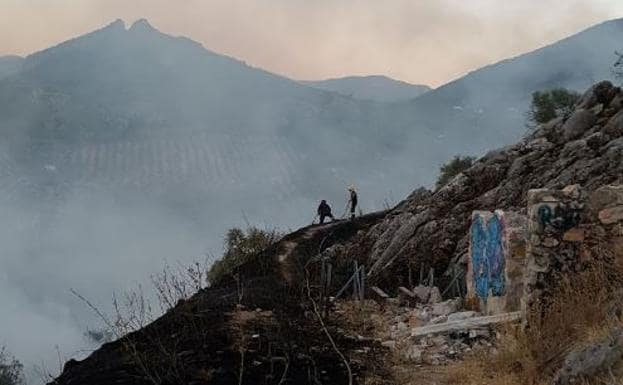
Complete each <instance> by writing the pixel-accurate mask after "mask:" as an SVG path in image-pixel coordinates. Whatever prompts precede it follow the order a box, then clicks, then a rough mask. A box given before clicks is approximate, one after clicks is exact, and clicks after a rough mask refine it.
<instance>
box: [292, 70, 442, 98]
mask: <svg viewBox="0 0 623 385" xmlns="http://www.w3.org/2000/svg"><path fill="white" fill-rule="evenodd" d="M301 83H303V84H305V85H308V86H311V87H314V88H318V89H321V90H325V91H331V92H337V93H338V94H341V95H345V96H351V97H353V98H355V99H362V100H373V101H376V102H386V103H393V102H399V101H405V100H410V99H415V98H417V97H418V96H420V95H422V94H424V93H426V92H428V91H430V90H431V88H430V87H429V86H426V85H416V84H410V83H407V82H403V81H400V80H395V79H391V78H389V77H387V76H382V75H371V76H347V77H343V78H335V79H327V80H317V81H302V82H301Z"/></svg>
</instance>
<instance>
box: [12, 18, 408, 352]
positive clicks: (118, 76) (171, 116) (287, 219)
mask: <svg viewBox="0 0 623 385" xmlns="http://www.w3.org/2000/svg"><path fill="white" fill-rule="evenodd" d="M385 116H386V112H385V110H384V107H383V106H379V105H378V103H373V102H367V101H359V100H353V99H351V98H348V97H344V96H341V95H339V94H336V93H332V92H327V91H322V90H317V89H314V88H311V87H307V86H305V85H302V84H300V83H298V82H296V81H293V80H290V79H287V78H284V77H281V76H278V75H274V74H271V73H268V72H266V71H263V70H260V69H257V68H253V67H250V66H248V65H246V64H244V63H243V62H241V61H239V60H236V59H233V58H230V57H226V56H223V55H219V54H216V53H214V52H212V51H209V50H207V49H206V48H204V47H203V46H201V45H200V44H198V43H196V42H194V41H192V40H190V39H187V38H183V37H173V36H169V35H166V34H164V33H161V32H159V31H158V30H156V29H155V28H153V27H152V26H151V25H149V23H148V22H147V21H145V20H140V21H138V22H136V23H134V24H133V25H132V26H130V27H129V28H127V27H126V26H125V24H124V23H123V22H122V21H116V22H114V23H112V24H110V25H108V26H106V27H105V28H102V29H100V30H97V31H94V32H92V33H89V34H87V35H84V36H79V37H77V38H75V39H72V40H69V41H67V42H63V43H61V44H59V45H57V46H55V47H51V48H49V49H46V50H43V51H41V52H37V53H34V54H32V55H29V56H27V57H26V58H24V60H23V61H22V63H21V65H20V66H19V69H18V70H17V71H16V72H12V73H11V74H10V75H8V76H6V77H4V78H2V79H0V209H1V210H2V212H3V215H2V216H1V218H0V225H1V226H2V228H4V229H5V231H3V232H2V233H0V243H2V244H3V253H2V257H1V258H2V264H3V272H4V273H5V274H3V275H2V276H1V277H0V303H3V304H14V308H15V309H16V310H15V312H13V313H12V317H10V318H8V317H0V318H2V319H0V329H2V330H5V333H4V334H3V338H6V339H7V340H6V343H7V345H9V346H11V348H13V349H12V350H13V351H14V352H15V354H16V355H19V356H20V357H24V361H26V362H35V361H37V360H39V358H40V356H41V351H42V350H43V351H45V349H46V348H45V347H44V346H45V345H47V346H53V345H54V343H52V342H50V343H46V342H44V341H46V340H49V339H50V338H60V337H55V336H59V335H62V336H63V337H62V341H59V343H61V342H62V343H63V344H66V345H67V346H69V347H68V349H72V350H73V349H74V348H76V347H78V346H83V345H81V344H83V341H84V339H83V333H84V330H83V327H84V326H83V325H84V322H88V321H84V322H83V321H80V322H78V321H77V320H91V321H94V320H93V319H92V317H90V315H89V313H88V311H87V309H85V308H83V307H82V305H81V304H79V303H76V302H75V301H74V300H73V299H72V298H71V297H70V296H67V295H66V293H67V288H68V287H73V288H75V289H76V290H78V291H80V292H81V293H82V294H84V295H85V296H86V297H88V298H90V299H91V300H93V301H94V302H97V303H103V304H107V303H109V298H110V293H111V292H113V291H115V290H117V289H118V288H121V287H128V285H131V283H132V282H136V281H139V282H141V283H143V284H145V283H146V281H148V280H149V276H150V275H151V274H155V273H157V272H158V270H159V267H160V266H161V265H162V261H163V260H167V261H169V262H170V263H176V262H177V261H180V262H188V261H190V260H193V259H199V260H204V259H205V260H207V261H211V260H212V259H213V257H214V256H217V255H220V253H221V252H222V245H223V238H222V236H223V234H224V233H225V232H226V230H227V229H229V228H231V227H235V226H237V227H246V226H247V225H255V226H258V227H260V228H262V227H265V226H270V227H278V228H281V229H286V228H289V227H298V226H302V225H305V224H309V223H310V222H311V221H312V220H313V219H314V216H315V214H316V208H317V205H318V202H319V200H320V199H326V200H328V201H329V202H330V203H331V205H332V206H333V210H334V214H335V215H336V216H338V217H339V216H341V215H342V213H343V211H344V206H345V203H346V199H347V191H346V187H347V186H348V185H349V184H351V183H352V184H355V185H357V187H358V188H359V189H360V190H361V191H365V193H362V194H361V195H360V202H361V205H362V208H363V210H366V211H370V210H372V209H373V208H374V207H377V206H381V205H382V204H383V201H384V200H386V199H387V200H391V194H392V191H394V193H397V194H403V192H400V191H399V190H400V185H401V184H402V185H403V187H402V188H403V189H404V191H405V192H406V191H408V188H409V186H410V185H411V184H413V183H414V180H415V179H416V178H415V175H414V173H413V172H412V170H410V169H404V167H398V166H399V163H398V162H399V160H398V159H397V158H396V157H395V156H394V154H395V153H405V152H406V150H407V148H406V147H405V146H404V145H403V144H402V141H400V140H399V139H400V137H404V136H405V135H406V134H407V127H405V126H399V125H396V124H391V125H386V124H382V123H383V120H384V117H385ZM390 180H394V181H396V180H402V181H403V183H398V182H395V183H394V182H392V183H389V181H390ZM59 266H63V268H62V269H59V268H58V267H59ZM41 277H46V278H45V279H42V278H41ZM49 303H55V304H57V305H58V306H57V307H55V308H54V309H53V310H52V309H51V307H50V306H49V305H48V304H49ZM11 308H13V307H11ZM57 310H58V311H57ZM20 318H23V319H31V318H32V319H34V320H36V324H37V325H36V326H34V327H33V328H32V330H34V331H36V332H34V333H35V335H33V336H32V337H33V341H38V342H37V344H41V345H40V346H35V345H36V344H31V345H24V344H20V343H19V341H18V339H19V336H20V335H21V334H20V330H22V329H21V328H20V323H19V322H17V321H16V320H17V319H20ZM12 320H13V321H12ZM33 322H34V321H33ZM50 331H55V332H54V333H52V332H50ZM56 331H59V333H56ZM5 336H6V337H5Z"/></svg>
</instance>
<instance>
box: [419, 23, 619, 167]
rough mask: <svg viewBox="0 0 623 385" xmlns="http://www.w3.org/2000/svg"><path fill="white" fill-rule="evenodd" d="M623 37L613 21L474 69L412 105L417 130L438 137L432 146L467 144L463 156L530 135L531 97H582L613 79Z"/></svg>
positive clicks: (457, 146) (451, 146)
mask: <svg viewBox="0 0 623 385" xmlns="http://www.w3.org/2000/svg"><path fill="white" fill-rule="evenodd" d="M622 37H623V19H617V20H611V21H607V22H604V23H602V24H599V25H596V26H593V27H591V28H588V29H586V30H585V31H582V32H580V33H578V34H575V35H573V36H570V37H568V38H566V39H563V40H561V41H558V42H556V43H554V44H551V45H549V46H546V47H543V48H540V49H537V50H535V51H533V52H528V53H525V54H522V55H520V56H517V57H515V58H509V59H507V60H503V61H501V62H499V63H495V64H492V65H489V66H486V67H484V68H481V69H478V70H475V71H473V72H471V73H469V74H468V75H466V76H464V77H462V78H459V79H457V80H455V81H452V82H450V83H448V84H445V85H443V86H441V87H438V88H436V89H434V90H432V91H430V92H428V93H426V94H425V95H422V97H420V98H418V99H417V100H414V101H412V102H410V103H409V105H408V106H409V108H411V110H412V113H413V116H414V120H413V122H412V125H413V127H418V129H419V130H423V131H426V130H430V131H431V132H435V133H436V135H437V138H436V139H435V142H436V143H435V145H432V146H433V147H437V146H446V147H447V148H449V149H452V150H454V151H456V149H457V148H461V147H460V144H463V147H462V148H463V149H462V151H464V152H469V153H472V154H481V153H482V152H485V151H488V150H492V149H494V148H496V147H499V146H503V145H506V144H509V143H513V142H514V141H516V140H518V139H519V138H520V137H521V136H523V134H524V133H525V132H526V126H525V123H526V116H525V113H526V111H528V109H529V102H530V98H531V94H532V92H534V91H537V90H544V89H551V88H555V87H565V88H569V89H572V90H576V91H578V92H582V91H583V90H584V89H586V88H587V87H589V86H590V85H592V84H594V83H595V82H598V81H601V80H612V79H613V74H612V68H613V64H614V63H615V62H616V56H615V55H614V52H615V51H618V50H620V49H621V43H620V42H621V38H622ZM427 145H428V146H431V144H427ZM442 151H443V150H442ZM443 155H444V156H448V155H450V156H451V155H452V154H449V153H448V152H445V151H444V153H443ZM438 161H441V159H439V160H438Z"/></svg>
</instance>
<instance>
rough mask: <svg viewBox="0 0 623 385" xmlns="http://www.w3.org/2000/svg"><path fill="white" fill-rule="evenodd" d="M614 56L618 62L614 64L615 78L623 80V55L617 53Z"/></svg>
mask: <svg viewBox="0 0 623 385" xmlns="http://www.w3.org/2000/svg"><path fill="white" fill-rule="evenodd" d="M614 54H615V55H616V56H617V61H616V63H614V70H613V72H614V76H616V77H617V78H619V79H623V53H620V52H615V53H614Z"/></svg>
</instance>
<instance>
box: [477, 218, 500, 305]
mask: <svg viewBox="0 0 623 385" xmlns="http://www.w3.org/2000/svg"><path fill="white" fill-rule="evenodd" d="M470 235H471V246H470V247H471V256H472V261H471V262H472V266H471V267H472V272H473V284H474V289H475V292H476V295H477V296H478V297H480V298H482V299H487V298H488V297H489V296H490V295H491V296H494V297H499V296H503V295H504V294H505V292H506V280H505V274H504V267H505V254H504V221H503V220H502V219H501V218H500V217H499V216H498V215H493V216H491V217H490V218H489V219H486V218H484V217H483V216H482V215H480V214H475V215H474V218H473V220H472V228H471V234H470Z"/></svg>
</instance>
